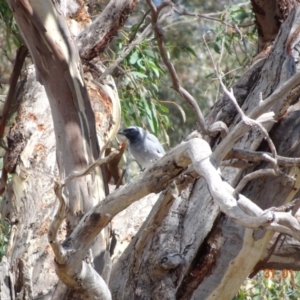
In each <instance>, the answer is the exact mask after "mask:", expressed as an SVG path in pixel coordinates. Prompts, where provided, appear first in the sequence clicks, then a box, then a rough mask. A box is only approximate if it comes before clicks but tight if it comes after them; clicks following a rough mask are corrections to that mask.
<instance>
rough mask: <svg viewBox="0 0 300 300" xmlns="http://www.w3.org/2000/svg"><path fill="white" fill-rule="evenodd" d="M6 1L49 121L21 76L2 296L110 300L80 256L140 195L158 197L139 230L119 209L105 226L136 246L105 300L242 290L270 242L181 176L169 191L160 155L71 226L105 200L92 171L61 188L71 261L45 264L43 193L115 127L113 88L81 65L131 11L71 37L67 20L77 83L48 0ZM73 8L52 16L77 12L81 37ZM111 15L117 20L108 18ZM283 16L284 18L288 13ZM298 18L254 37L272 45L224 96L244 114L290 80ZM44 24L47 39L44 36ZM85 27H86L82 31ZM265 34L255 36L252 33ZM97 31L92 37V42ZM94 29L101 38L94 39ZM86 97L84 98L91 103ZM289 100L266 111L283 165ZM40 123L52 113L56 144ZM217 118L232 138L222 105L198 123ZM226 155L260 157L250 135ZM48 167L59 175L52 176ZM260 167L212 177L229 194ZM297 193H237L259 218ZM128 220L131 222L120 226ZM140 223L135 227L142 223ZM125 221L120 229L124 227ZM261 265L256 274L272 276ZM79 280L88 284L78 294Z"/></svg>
mask: <svg viewBox="0 0 300 300" xmlns="http://www.w3.org/2000/svg"><path fill="white" fill-rule="evenodd" d="M9 2H10V3H11V6H13V7H14V13H15V15H16V20H17V22H18V23H19V25H20V27H21V30H22V31H23V34H24V36H25V40H26V42H27V44H28V47H29V49H30V52H31V55H32V57H33V59H34V61H35V64H36V66H37V71H38V73H39V77H38V78H39V80H40V81H41V82H42V83H43V84H44V86H45V88H46V92H47V95H48V98H49V101H50V104H51V111H50V107H49V106H48V99H47V97H46V94H45V91H44V88H43V87H42V86H41V85H40V84H39V83H38V82H36V80H35V76H34V74H35V73H34V72H35V71H34V69H33V68H29V70H28V72H27V78H26V80H25V81H23V82H22V84H21V85H20V87H19V89H18V94H17V96H18V97H19V98H22V99H23V102H22V104H21V106H20V108H19V110H18V114H17V119H16V121H15V123H14V124H13V126H12V127H11V129H10V133H9V135H8V145H9V151H8V153H7V157H6V160H5V164H6V165H5V166H6V167H7V169H8V170H9V171H10V172H11V173H12V179H11V181H10V182H9V183H8V185H7V187H6V193H5V196H4V201H3V202H2V208H1V213H2V216H4V217H5V218H7V219H8V220H9V221H10V222H11V224H12V229H11V236H10V242H9V246H8V250H7V255H6V256H5V257H4V259H3V261H2V262H1V264H0V298H1V299H26V298H27V299H68V298H69V299H90V297H94V298H95V299H110V295H109V292H108V291H107V289H106V285H105V283H104V282H103V281H102V279H101V277H100V276H99V275H98V274H97V273H96V272H95V271H94V269H93V268H92V267H91V264H90V263H89V259H90V258H91V256H90V252H88V253H86V251H87V249H88V248H89V247H90V244H91V243H92V241H93V239H94V238H95V237H96V235H97V230H98V229H99V228H102V227H103V226H105V225H106V224H107V223H108V222H109V221H110V220H111V218H112V216H113V215H114V214H116V213H117V212H120V211H121V210H124V209H125V208H126V207H127V206H128V205H129V204H130V203H132V202H133V201H136V200H137V199H138V198H139V197H141V196H143V195H145V194H147V193H149V192H158V191H160V190H161V189H165V188H167V187H168V188H167V189H166V190H165V191H164V192H162V193H161V195H160V196H159V199H158V200H157V201H156V202H155V201H149V200H148V201H149V202H148V203H147V204H149V206H151V205H152V204H153V202H155V204H154V207H153V209H152V210H151V212H150V213H149V215H148V217H147V219H146V221H145V222H144V223H143V225H142V227H141V229H140V230H139V231H138V233H137V234H136V235H135V236H134V233H132V232H134V230H137V228H136V227H135V226H133V225H132V224H136V223H134V222H135V220H134V219H135V217H132V216H131V215H130V216H128V215H127V213H128V212H129V214H131V212H132V211H131V210H130V208H128V209H127V211H123V215H122V213H121V215H120V216H119V219H116V220H114V223H115V224H116V223H117V222H118V223H119V224H118V228H122V225H120V224H124V225H123V230H124V226H128V227H129V228H130V229H131V230H132V231H131V233H130V234H129V236H128V235H126V234H124V231H123V236H124V239H125V240H126V239H127V241H128V240H129V239H131V237H132V236H134V237H133V239H132V241H131V242H130V244H129V246H128V247H127V248H126V250H125V251H124V253H123V254H122V255H121V256H120V257H119V258H118V257H116V261H115V265H114V267H113V270H112V273H111V277H110V280H109V287H110V291H111V293H112V298H113V299H130V300H131V299H160V300H162V299H232V297H233V295H234V294H235V293H236V291H237V290H238V288H239V286H240V285H241V283H242V281H243V280H244V279H245V278H246V277H247V276H248V275H249V274H250V273H251V272H252V271H253V270H254V269H255V267H256V265H258V264H260V268H263V266H264V265H263V264H261V262H262V261H263V260H264V258H265V257H266V256H267V254H268V249H270V241H272V237H273V233H272V232H269V231H267V232H264V231H257V230H256V231H254V230H252V229H244V228H242V227H241V226H239V225H236V223H234V222H233V221H232V220H231V219H229V218H228V217H226V216H225V215H224V214H223V213H220V210H219V207H218V205H216V203H215V202H214V201H213V199H212V196H211V193H210V191H209V190H208V186H207V182H206V181H205V180H204V179H203V178H200V179H197V180H194V179H193V178H190V177H188V178H189V179H190V180H189V181H184V182H182V183H181V184H180V183H179V182H178V183H177V188H178V191H177V190H176V188H174V186H172V183H173V180H174V178H175V177H176V176H177V175H179V174H181V173H182V172H183V170H184V167H183V166H180V164H179V163H178V161H176V163H175V162H174V161H172V160H171V159H169V158H170V156H166V157H165V158H164V164H165V165H163V166H159V167H157V168H155V167H154V168H152V169H150V170H148V171H146V172H145V173H143V174H142V175H141V176H139V177H138V178H137V179H136V183H134V182H132V183H131V184H130V185H128V186H127V187H125V189H122V190H117V191H116V192H115V193H114V194H113V195H110V196H109V197H107V199H106V200H105V202H102V206H101V204H100V205H99V206H97V207H96V209H95V210H94V211H92V212H91V213H89V214H87V215H86V216H85V218H84V219H82V220H81V223H80V224H79V226H77V227H75V226H76V224H77V222H78V219H79V218H80V217H81V216H82V215H83V213H85V212H86V211H87V210H89V209H90V208H91V207H92V206H93V205H94V204H95V203H97V202H98V201H99V200H100V199H101V197H102V195H100V191H102V192H103V190H102V189H101V188H98V187H97V184H99V185H101V178H100V172H99V171H98V173H97V172H96V173H95V174H93V175H89V176H86V177H83V178H80V179H76V180H74V181H71V182H70V183H69V184H68V185H67V186H66V188H65V190H64V191H65V193H64V196H65V199H67V200H68V205H69V207H70V210H69V212H68V216H67V220H68V223H67V225H68V226H64V227H63V226H62V227H61V228H60V231H59V236H58V237H59V239H62V240H63V239H64V238H65V233H66V231H67V230H69V231H71V229H72V228H73V227H75V230H74V231H73V232H72V233H71V234H70V235H69V237H68V238H67V239H66V240H65V241H64V243H63V244H62V249H63V250H64V251H66V252H67V253H66V256H65V257H67V258H70V261H69V262H68V261H67V262H66V263H65V264H63V265H58V264H55V262H54V260H53V253H52V251H51V248H50V246H49V244H48V241H47V236H46V235H47V231H48V228H49V226H50V223H51V221H52V220H53V218H54V214H55V212H56V209H57V203H56V201H55V196H54V192H53V185H54V180H57V179H58V178H59V177H60V178H62V179H63V178H64V177H65V176H67V175H69V174H70V173H72V172H73V171H74V170H79V171H81V170H84V169H85V168H86V166H87V165H88V164H89V163H90V162H92V161H93V160H94V159H95V158H97V155H98V154H99V149H98V145H97V143H96V140H97V138H96V131H97V133H99V132H100V135H99V134H98V136H99V143H100V145H103V144H104V142H105V141H106V140H108V139H109V138H110V137H111V136H113V135H114V133H115V132H116V127H117V124H114V123H118V120H119V119H118V109H116V110H115V109H114V108H115V106H116V103H117V100H116V98H114V96H113V95H116V89H115V88H114V87H113V88H112V85H111V83H108V84H106V83H107V82H101V83H99V82H98V81H97V78H99V74H100V73H101V70H100V71H99V69H101V68H102V66H100V65H98V68H95V66H94V65H93V66H91V65H90V64H89V63H88V62H87V61H90V59H92V58H94V57H95V55H97V53H99V52H101V51H102V50H103V47H105V46H106V45H107V43H108V42H109V41H110V40H111V38H112V35H113V34H115V32H116V31H115V29H114V28H113V27H114V26H115V25H114V24H116V23H115V19H114V18H115V17H116V16H118V17H119V18H120V20H118V21H117V26H122V24H123V23H124V20H123V19H122V18H123V17H125V16H127V14H128V13H130V9H132V8H133V6H134V5H135V3H136V2H135V1H131V2H130V1H117V0H116V1H111V3H110V5H109V6H108V7H107V10H106V11H105V13H104V14H103V15H102V16H100V18H99V19H98V22H99V25H97V26H99V28H98V29H97V26H96V27H95V28H94V29H95V31H91V32H93V34H91V35H89V34H86V33H87V31H85V32H84V34H82V35H79V36H78V31H80V30H79V29H78V27H76V26H75V24H74V23H73V21H72V20H70V19H68V20H67V21H68V24H69V25H70V26H71V27H72V28H74V32H73V33H74V36H77V41H78V43H79V45H81V46H80V48H79V53H80V54H81V55H82V58H84V60H85V65H84V71H85V75H82V72H81V64H80V61H79V56H78V53H77V50H76V47H75V45H74V44H73V41H72V39H71V35H70V34H69V33H68V30H67V28H66V24H65V21H64V17H63V14H62V13H61V12H60V10H59V8H57V7H56V6H54V5H53V3H55V2H54V1H46V0H45V1H42V2H41V1H31V2H28V1H25V0H24V1H13V0H10V1H9ZM253 2H254V1H252V3H253ZM82 3H83V2H82V1H76V2H72V5H70V6H69V4H70V3H69V2H66V1H61V5H62V10H63V12H64V13H65V14H66V15H68V16H71V15H74V14H76V11H77V8H80V11H81V13H82V14H81V17H82V18H83V19H84V20H85V21H86V23H85V25H84V26H83V27H85V26H86V25H88V24H89V23H90V20H89V19H88V18H87V17H86V15H85V13H84V7H83V5H82ZM264 3H265V4H264ZM267 3H271V2H270V1H264V2H263V1H261V2H259V3H258V1H256V2H255V4H256V5H257V6H259V7H261V6H263V8H264V5H267ZM281 3H285V2H284V1H282V2H281ZM290 3H292V2H290ZM113 4H114V5H113ZM46 5H48V6H47V7H46ZM126 5H127V6H126ZM31 6H32V7H31ZM253 6H254V5H253ZM113 8H114V9H116V10H118V11H119V12H117V11H116V13H113V12H114V11H112V9H113ZM35 9H36V10H35ZM264 9H265V10H266V11H267V12H269V10H270V13H271V17H270V16H269V17H268V18H267V20H271V21H272V16H273V17H274V10H275V9H274V8H272V9H267V7H265V8H264ZM287 12H290V8H289V9H288V10H287ZM255 13H256V12H255ZM272 14H273V15H272ZM263 15H264V14H263ZM282 15H284V17H282ZM45 16H47V22H45V23H43V22H42V21H41V20H45V19H43V18H44V17H45ZM280 16H281V17H282V20H283V19H285V17H286V15H285V14H284V13H283V12H281V14H280ZM101 18H103V19H101ZM100 20H102V21H100ZM257 20H258V16H257ZM299 20H300V10H299V7H297V9H296V10H295V11H293V12H292V13H290V14H289V16H288V18H287V19H286V21H285V22H284V23H283V25H282V26H281V29H280V31H279V33H278V29H279V27H280V26H278V24H279V25H280V24H281V22H279V23H278V22H277V23H276V24H277V25H276V24H275V23H274V20H273V21H272V22H273V23H274V24H273V23H272V24H273V25H274V26H273V25H272V26H269V29H270V28H271V27H272V28H273V29H272V30H271V33H270V32H266V33H263V36H264V37H266V36H268V38H266V41H265V40H263V39H262V38H260V47H261V49H262V48H264V44H267V43H268V41H270V40H271V41H274V37H275V36H277V37H278V38H277V40H276V42H275V44H274V45H273V46H272V48H270V49H271V50H270V53H269V56H268V57H265V59H264V60H261V61H259V62H257V63H256V64H253V65H252V66H251V68H249V70H248V71H247V72H246V74H245V75H244V76H243V77H242V78H241V79H240V80H239V81H238V82H237V83H236V85H235V86H234V92H235V95H236V98H237V100H238V102H239V104H240V105H241V106H242V107H243V109H244V111H245V112H246V113H249V112H250V111H252V109H253V108H255V107H257V106H258V105H259V101H260V99H261V98H263V99H265V98H266V97H268V96H269V95H272V93H273V92H274V90H275V89H277V88H280V87H282V85H283V84H284V83H285V82H286V81H287V80H288V79H289V78H290V77H291V76H293V75H294V74H295V73H297V72H298V63H297V62H298V61H299V57H298V51H297V47H298V46H299V39H298V32H299V30H298V28H300V21H299ZM265 21H266V20H265ZM271 21H270V22H271ZM102 22H106V23H105V24H104V23H102ZM258 22H259V21H258ZM261 22H263V21H261ZM29 24H30V26H28V25H29ZM58 24H59V26H58ZM96 24H97V23H96ZM107 24H111V27H107ZM270 24H271V23H270ZM49 25H51V26H50V27H51V31H50V29H49V28H48V27H47V26H49ZM276 26H277V27H276ZM92 27H93V24H92V25H91V27H90V28H92ZM116 28H117V27H116ZM274 28H275V29H274ZM100 29H101V30H100ZM263 29H264V26H262V29H261V30H263ZM76 30H77V31H76ZM97 30H99V32H98V33H97V34H95V32H96V31H97ZM102 30H104V31H105V30H106V33H104V34H103V35H102ZM276 30H277V31H276ZM75 31H76V32H75ZM50 32H51V34H50ZM62 33H63V34H62ZM260 36H262V34H261V33H260ZM88 37H92V39H91V43H90V44H89V41H86V40H85V39H86V38H88ZM94 38H95V40H94ZM98 38H99V40H98ZM81 39H82V40H81ZM54 40H55V43H54ZM102 40H103V41H102ZM86 45H92V46H91V49H88V50H86V49H85V46H86ZM94 46H95V48H94V49H93V47H94ZM93 63H94V62H93ZM83 77H84V79H85V82H84V81H83ZM87 90H88V91H89V93H90V96H91V97H90V98H91V102H92V103H91V104H90V102H89V99H88V94H87ZM260 93H262V97H261V94H260ZM97 95H101V96H102V98H101V97H100V99H103V100H101V101H100V100H99V101H100V103H102V104H103V103H104V106H101V105H100V104H99V103H98V102H97V100H95V99H97V97H96V96H97ZM298 98H299V89H297V88H296V89H294V90H293V91H291V93H290V94H289V96H288V97H281V98H278V101H277V102H276V105H275V106H273V107H272V108H271V110H272V111H274V113H275V118H276V120H277V124H276V125H275V126H272V125H269V126H268V127H267V129H268V130H270V134H271V137H272V139H273V140H274V143H275V145H276V147H277V150H278V152H279V154H281V155H284V156H290V157H299V156H300V149H299V143H298V136H299V134H298V133H299V129H298V125H299V121H298V120H299V103H298V102H299V99H298ZM93 99H94V100H93ZM92 107H93V108H94V111H95V117H94V115H93V114H92ZM50 114H52V115H53V121H54V122H53V123H54V130H55V137H56V143H55V139H54V132H53V127H52V119H51V118H50V117H49V116H50ZM107 115H108V116H107ZM115 119H116V120H115ZM218 120H221V121H223V122H225V123H226V124H227V125H228V126H229V127H230V130H232V129H233V127H234V126H235V125H236V124H237V123H238V122H239V120H240V118H239V117H238V116H236V110H235V109H234V107H233V105H232V104H231V103H230V102H229V100H228V98H227V97H224V98H223V99H221V100H220V101H219V102H218V104H216V105H215V107H214V108H213V109H212V111H211V113H210V114H209V116H208V117H207V122H208V123H209V124H211V123H213V122H215V121H218ZM97 122H98V123H97ZM95 124H96V125H95ZM107 132H109V133H108V135H106V134H107ZM283 137H284V138H283ZM209 142H210V144H211V145H212V146H213V147H217V145H218V144H219V143H220V142H221V139H220V138H219V137H214V138H211V139H210V140H209ZM56 147H57V148H56ZM179 147H181V145H180V146H179ZM236 147H238V148H246V149H251V150H256V149H259V150H267V151H268V152H269V151H270V150H269V149H268V146H267V144H266V143H265V142H263V137H262V135H261V134H260V132H259V131H257V130H255V129H253V130H251V131H250V133H249V134H247V135H245V137H244V138H242V139H240V140H239V141H238V142H237V144H236ZM167 155H170V153H169V154H167ZM182 156H183V155H182ZM177 158H178V157H177ZM56 160H57V162H58V169H56V167H55V162H56ZM178 160H180V157H179V158H178ZM263 167H265V164H263V163H256V164H254V165H252V166H251V168H248V169H242V170H236V169H233V168H229V167H227V168H223V169H222V176H223V177H224V180H226V181H228V182H229V183H230V184H231V185H232V186H236V184H237V183H238V182H239V180H240V179H241V178H242V177H243V176H244V175H245V174H247V173H249V172H251V171H253V170H255V169H258V168H263ZM166 170H167V172H166ZM283 171H284V172H285V173H288V174H290V175H295V177H297V175H298V174H297V173H298V169H296V168H290V169H289V168H286V169H285V170H283ZM142 176H145V178H144V180H141V178H143V177H142ZM298 177H299V176H298ZM298 177H297V178H298ZM97 180H98V181H97ZM139 180H140V181H139ZM134 184H138V186H139V188H138V189H136V190H134V195H133V196H132V197H131V198H128V197H127V195H128V194H127V193H129V191H130V187H132V186H134ZM298 191H299V180H298V179H297V180H296V181H295V182H291V181H289V180H287V179H286V178H284V177H282V176H278V177H275V178H274V177H272V178H270V177H263V178H260V179H259V180H255V181H253V182H251V183H249V184H248V185H247V186H246V187H245V189H244V190H243V191H242V193H243V194H244V195H246V196H247V197H248V198H250V199H252V200H253V201H254V202H255V203H257V205H259V206H261V207H262V208H267V207H270V206H279V205H281V204H282V203H286V202H289V201H290V200H291V199H292V198H293V197H295V196H297V195H298V193H299V192H298ZM131 193H133V191H132V190H131ZM118 200H119V201H120V203H118ZM103 203H104V204H103ZM142 203H143V202H141V203H140V205H141V204H142ZM118 204H119V205H118ZM145 205H146V204H145ZM139 209H141V206H139ZM147 209H149V207H148V208H147ZM108 212H110V213H112V214H110V213H108ZM130 217H132V220H131V222H130V221H128V219H130ZM138 219H139V220H138V225H140V223H142V220H141V216H139V218H138ZM124 220H127V223H123V222H124ZM125 224H126V225H125ZM93 225H94V226H93ZM96 227H97V228H98V229H97V228H96ZM85 229H89V230H90V231H87V230H85ZM119 230H120V229H119ZM83 241H84V242H83ZM288 241H289V245H291V244H292V243H293V240H292V239H288ZM85 242H87V243H85ZM294 245H297V244H296V243H294ZM295 247H297V246H294V248H293V249H294V252H293V253H294V254H293V255H291V256H290V257H289V260H287V259H286V260H284V259H282V257H284V255H286V253H282V252H280V251H279V250H276V251H275V252H274V255H273V256H271V260H270V263H272V262H273V263H277V266H278V264H279V263H281V265H280V267H284V266H286V267H287V268H290V265H289V264H287V262H288V263H291V261H292V262H295V263H296V262H297V255H296V254H295V253H296V251H295V249H297V248H295ZM287 249H288V250H289V251H290V249H291V247H288V246H287ZM104 250H105V251H103V253H105V254H106V253H107V252H106V250H107V249H106V248H105V249H104ZM73 254H74V255H73ZM117 255H118V256H119V255H120V253H117ZM62 256H63V255H62ZM76 258H77V259H76ZM83 258H84V259H83ZM70 263H71V265H70ZM270 263H269V265H267V264H266V266H270ZM285 263H286V265H285ZM55 266H56V268H57V270H56V271H57V273H58V274H59V276H60V278H61V279H62V280H63V281H64V282H65V283H66V284H68V286H69V287H71V288H73V291H72V292H68V290H67V289H66V287H65V286H64V285H63V284H62V283H58V279H57V275H56V273H55ZM271 266H272V265H271ZM87 281H89V283H95V282H96V283H97V284H95V285H87ZM100 281H101V286H100ZM99 286H100V290H99ZM102 287H103V288H102ZM74 291H75V292H74ZM101 293H102V294H101ZM99 295H100V296H99ZM97 297H98V298H97Z"/></svg>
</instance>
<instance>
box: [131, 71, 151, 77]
mask: <svg viewBox="0 0 300 300" xmlns="http://www.w3.org/2000/svg"><path fill="white" fill-rule="evenodd" d="M131 75H132V76H133V77H134V78H147V77H148V76H147V75H145V74H143V73H141V72H137V71H132V72H131Z"/></svg>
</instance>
